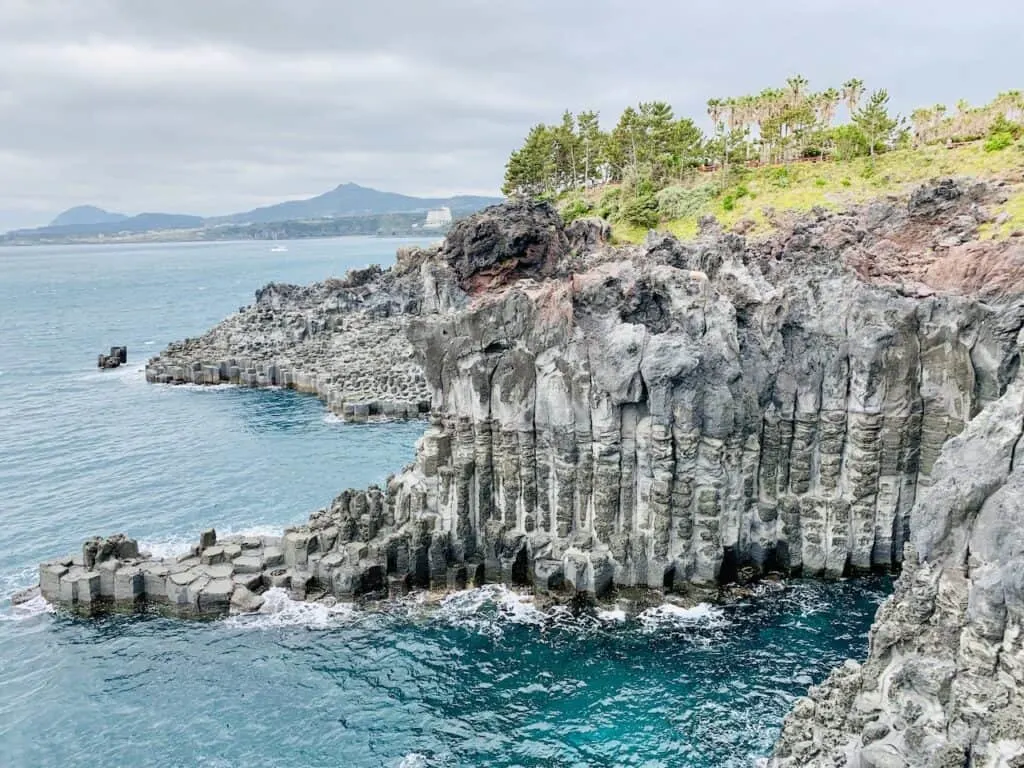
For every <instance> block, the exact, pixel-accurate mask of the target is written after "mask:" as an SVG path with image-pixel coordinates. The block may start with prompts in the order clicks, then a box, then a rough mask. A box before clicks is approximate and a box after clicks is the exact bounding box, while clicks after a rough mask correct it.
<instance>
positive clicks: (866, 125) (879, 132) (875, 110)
mask: <svg viewBox="0 0 1024 768" xmlns="http://www.w3.org/2000/svg"><path fill="white" fill-rule="evenodd" d="M888 107H889V93H888V91H886V90H884V89H881V90H877V91H875V92H874V93H872V94H871V96H869V97H868V102H867V104H865V105H864V106H863V107H862V108H861V109H859V110H857V111H856V112H854V113H853V124H854V125H856V126H857V127H858V128H859V129H860V130H861V132H862V133H863V134H864V136H865V137H866V138H867V140H868V146H869V148H870V152H871V156H872V157H874V156H875V148H876V147H877V146H878V145H879V144H889V143H890V142H891V141H892V137H893V133H894V132H895V130H896V128H897V126H898V125H899V124H900V120H899V118H894V117H890V115H889V109H888Z"/></svg>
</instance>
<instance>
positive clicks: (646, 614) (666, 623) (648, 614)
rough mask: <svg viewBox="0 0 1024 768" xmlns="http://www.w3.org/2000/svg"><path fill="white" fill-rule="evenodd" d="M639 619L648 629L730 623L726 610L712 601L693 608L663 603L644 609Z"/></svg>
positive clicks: (717, 625) (711, 625) (716, 625)
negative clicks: (717, 606) (714, 604)
mask: <svg viewBox="0 0 1024 768" xmlns="http://www.w3.org/2000/svg"><path fill="white" fill-rule="evenodd" d="M637 620H638V621H639V622H640V623H641V624H642V625H643V627H644V628H645V629H647V630H656V629H661V628H664V627H685V626H703V627H719V626H723V625H725V624H727V623H728V619H726V617H725V613H724V611H722V609H721V608H716V607H715V606H713V605H711V604H710V603H698V604H697V605H695V606H693V607H692V608H683V607H682V606H679V605H673V604H672V603H662V604H661V605H659V606H657V607H655V608H648V609H647V610H645V611H642V612H641V613H640V615H638V616H637Z"/></svg>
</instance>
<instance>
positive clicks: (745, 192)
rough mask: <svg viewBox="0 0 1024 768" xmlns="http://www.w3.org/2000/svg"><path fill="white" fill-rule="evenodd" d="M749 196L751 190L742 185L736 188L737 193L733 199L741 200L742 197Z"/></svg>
mask: <svg viewBox="0 0 1024 768" xmlns="http://www.w3.org/2000/svg"><path fill="white" fill-rule="evenodd" d="M749 194H750V190H749V189H747V186H746V185H745V184H740V185H739V186H738V187H736V192H734V193H733V197H735V198H736V199H737V200H739V199H740V198H741V197H746V196H747V195H749Z"/></svg>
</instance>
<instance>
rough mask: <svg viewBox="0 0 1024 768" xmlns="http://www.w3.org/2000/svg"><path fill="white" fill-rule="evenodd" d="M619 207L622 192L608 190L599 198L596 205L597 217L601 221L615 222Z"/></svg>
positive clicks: (616, 189) (619, 190)
mask: <svg viewBox="0 0 1024 768" xmlns="http://www.w3.org/2000/svg"><path fill="white" fill-rule="evenodd" d="M621 206H622V190H621V189H618V188H615V189H609V190H608V191H607V192H605V193H604V194H603V195H602V196H601V201H600V202H599V203H598V204H597V215H598V216H600V217H601V218H602V219H608V221H617V220H618V218H619V208H620V207H621Z"/></svg>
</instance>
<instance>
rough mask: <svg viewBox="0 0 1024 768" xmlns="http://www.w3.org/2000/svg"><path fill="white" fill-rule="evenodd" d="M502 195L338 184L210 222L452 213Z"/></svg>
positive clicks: (483, 205)
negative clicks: (440, 194) (421, 193)
mask: <svg viewBox="0 0 1024 768" xmlns="http://www.w3.org/2000/svg"><path fill="white" fill-rule="evenodd" d="M500 202H501V198H500V197H478V196H473V195H458V196H456V197H445V198H430V197H411V196H409V195H400V194H397V193H395V192H381V191H379V190H376V189H370V188H369V187H361V186H359V185H358V184H351V183H350V184H339V185H338V186H337V187H335V188H334V189H332V190H331V191H330V192H325V193H324V194H322V195H317V196H316V197H311V198H308V199H306V200H289V201H287V202H284V203H278V204H277V205H268V206H265V207H263V208H256V209H254V210H251V211H246V212H244V213H234V214H231V215H230V216H218V217H214V218H212V219H208V220H207V223H208V224H262V223H270V222H278V221H294V220H303V219H327V218H335V217H339V216H365V215H367V214H382V213H413V212H415V211H426V210H427V209H429V208H441V207H447V208H450V209H451V211H452V215H454V216H458V215H459V214H466V213H472V212H474V211H478V210H480V209H481V208H486V207H487V206H488V205H493V204H495V203H500Z"/></svg>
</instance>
